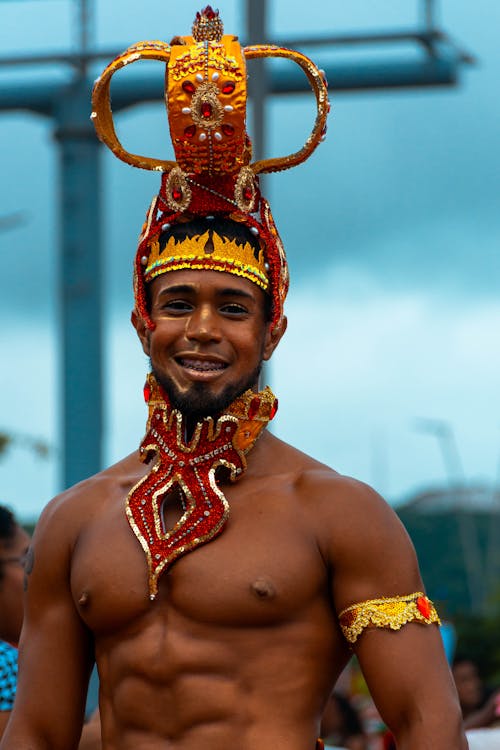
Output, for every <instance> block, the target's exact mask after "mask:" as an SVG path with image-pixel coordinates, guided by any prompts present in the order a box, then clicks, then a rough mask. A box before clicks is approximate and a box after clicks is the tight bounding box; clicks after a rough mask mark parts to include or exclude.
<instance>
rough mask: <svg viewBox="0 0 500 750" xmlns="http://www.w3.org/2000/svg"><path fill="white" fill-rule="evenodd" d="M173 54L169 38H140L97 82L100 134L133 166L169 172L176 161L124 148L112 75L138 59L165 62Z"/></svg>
mask: <svg viewBox="0 0 500 750" xmlns="http://www.w3.org/2000/svg"><path fill="white" fill-rule="evenodd" d="M169 58H170V45H169V44H166V43H165V42H140V43H139V44H134V45H132V46H131V47H128V48H127V49H126V50H125V52H123V53H122V54H121V55H119V56H118V57H116V58H115V59H114V60H113V61H112V62H111V63H110V64H109V65H108V66H107V68H106V69H105V70H104V71H103V73H102V74H101V75H100V76H99V78H98V79H97V80H96V82H95V84H94V89H93V91H92V115H91V118H92V120H93V122H94V126H95V129H96V132H97V135H98V137H99V139H100V140H101V141H102V142H103V143H105V144H106V146H108V148H110V149H111V151H112V152H113V153H114V155H115V156H117V157H118V158H119V159H121V160H122V161H124V162H126V163H127V164H131V165H132V166H133V167H140V168H141V169H150V170H155V171H157V172H165V171H169V170H170V169H172V168H173V167H175V166H176V162H175V161H165V160H162V159H153V158H151V157H149V156H139V155H138V154H131V153H129V152H128V151H126V150H125V149H124V148H123V146H122V144H121V143H120V141H119V140H118V136H117V135H116V132H115V127H114V124H113V112H112V110H111V97H110V84H111V79H112V77H113V76H114V74H115V73H116V71H117V70H120V68H124V67H125V66H126V65H129V64H130V63H133V62H136V61H137V60H160V61H161V62H164V63H168V61H169Z"/></svg>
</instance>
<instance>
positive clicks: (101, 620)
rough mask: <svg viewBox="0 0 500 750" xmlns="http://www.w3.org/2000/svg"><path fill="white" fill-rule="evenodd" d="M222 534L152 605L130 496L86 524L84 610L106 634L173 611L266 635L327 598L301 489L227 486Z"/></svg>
mask: <svg viewBox="0 0 500 750" xmlns="http://www.w3.org/2000/svg"><path fill="white" fill-rule="evenodd" d="M225 493H226V496H227V498H228V501H229V505H230V515H229V519H228V521H227V523H226V526H225V527H224V529H223V531H222V533H221V534H220V535H219V536H218V537H216V538H215V539H213V540H212V541H211V542H209V543H207V544H204V545H203V546H201V547H199V548H198V549H195V550H194V551H192V552H190V553H188V554H186V555H185V556H183V557H181V558H179V559H178V560H177V561H176V562H174V563H173V564H172V566H171V567H170V568H169V569H168V570H167V571H165V572H164V573H163V574H162V576H161V578H160V585H159V593H158V598H157V600H156V602H151V601H150V600H149V591H148V581H147V563H146V557H145V553H144V551H143V549H142V548H141V546H140V544H139V541H138V540H137V539H136V537H135V536H134V534H133V532H132V529H131V528H130V526H129V523H128V521H127V518H126V515H125V497H123V498H117V499H116V501H115V500H114V501H113V502H109V503H107V504H106V505H105V506H104V507H103V510H102V512H101V513H100V514H99V515H98V516H97V517H96V518H95V520H93V521H92V522H89V523H88V524H87V526H86V529H85V532H84V533H82V535H81V538H80V539H79V541H78V544H77V546H76V548H75V553H74V555H73V559H72V573H71V587H72V592H73V597H74V600H75V603H76V605H77V607H78V610H79V612H80V614H81V616H82V618H83V620H84V621H85V622H86V624H87V625H88V626H89V627H90V629H91V630H92V631H93V632H94V633H95V634H96V635H99V634H103V635H104V634H106V633H107V632H110V633H111V632H114V633H116V632H117V631H121V630H123V631H126V630H127V629H128V628H130V627H131V626H132V627H133V626H134V624H136V623H137V622H138V620H140V619H141V618H143V617H144V618H147V619H149V618H150V617H151V616H152V615H153V613H154V612H155V611H158V610H159V608H161V609H165V608H167V609H169V610H171V611H173V612H175V613H177V614H180V615H181V616H182V617H184V618H186V620H187V621H190V622H192V623H193V624H194V623H198V622H200V623H206V624H210V625H214V626H225V627H242V626H249V627H261V626H266V625H267V626H272V625H275V624H280V623H283V622H287V621H290V620H294V619H295V618H300V617H301V616H302V614H303V612H304V610H306V609H307V607H309V606H311V603H312V602H313V601H314V600H316V599H317V598H318V597H321V596H324V595H325V592H326V573H325V570H324V566H323V563H322V560H321V558H320V555H319V553H318V550H317V546H316V544H315V540H314V539H313V538H311V534H310V532H309V531H308V525H307V523H306V522H305V519H304V518H303V517H301V512H300V506H299V505H298V504H297V502H296V499H295V498H294V494H293V490H290V488H287V487H285V486H283V487H282V486H280V485H279V483H277V484H272V485H269V483H267V485H266V483H262V482H260V483H259V482H257V483H255V482H251V481H249V482H246V478H243V480H242V481H241V483H239V484H238V485H235V486H230V487H227V488H225Z"/></svg>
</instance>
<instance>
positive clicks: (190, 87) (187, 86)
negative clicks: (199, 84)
mask: <svg viewBox="0 0 500 750" xmlns="http://www.w3.org/2000/svg"><path fill="white" fill-rule="evenodd" d="M182 88H183V89H184V91H186V93H188V94H194V92H195V91H196V87H195V85H194V83H192V82H191V81H184V83H183V84H182Z"/></svg>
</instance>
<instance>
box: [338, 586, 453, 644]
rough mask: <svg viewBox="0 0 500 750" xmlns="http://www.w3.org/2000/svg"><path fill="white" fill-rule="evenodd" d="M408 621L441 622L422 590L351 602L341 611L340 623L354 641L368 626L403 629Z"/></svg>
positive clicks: (428, 623) (345, 634)
mask: <svg viewBox="0 0 500 750" xmlns="http://www.w3.org/2000/svg"><path fill="white" fill-rule="evenodd" d="M408 622H421V623H423V624H424V625H430V624H431V623H434V622H435V623H438V625H440V624H441V620H440V619H439V615H438V613H437V612H436V609H435V607H434V604H433V603H432V602H431V600H430V599H428V598H427V597H426V595H425V594H424V593H422V592H421V591H417V592H416V593H414V594H408V595H407V596H393V597H382V598H381V599H369V600H367V601H365V602H359V603H358V604H351V606H350V607H346V609H343V610H342V612H341V613H340V614H339V624H340V627H341V629H342V632H343V634H344V637H345V638H346V640H348V641H349V643H355V642H356V641H357V639H358V638H359V636H360V635H361V633H362V632H363V630H365V629H366V628H390V629H391V630H400V629H401V628H402V627H403V625H406V624H407V623H408Z"/></svg>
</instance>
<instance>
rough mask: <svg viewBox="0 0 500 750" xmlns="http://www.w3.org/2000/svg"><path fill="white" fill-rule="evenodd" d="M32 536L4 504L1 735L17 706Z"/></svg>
mask: <svg viewBox="0 0 500 750" xmlns="http://www.w3.org/2000/svg"><path fill="white" fill-rule="evenodd" d="M29 543H30V537H29V535H28V534H27V533H26V531H24V529H23V528H21V526H20V525H19V524H18V523H17V521H16V519H15V518H14V514H13V513H12V511H10V510H9V509H8V508H6V507H5V506H3V505H0V736H1V735H2V734H3V731H4V729H5V726H6V724H7V721H8V718H9V715H10V711H11V709H12V706H13V705H14V698H15V695H16V686H17V643H18V641H19V635H20V633H21V626H22V624H23V580H24V563H25V560H26V555H27V552H28V547H29Z"/></svg>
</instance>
